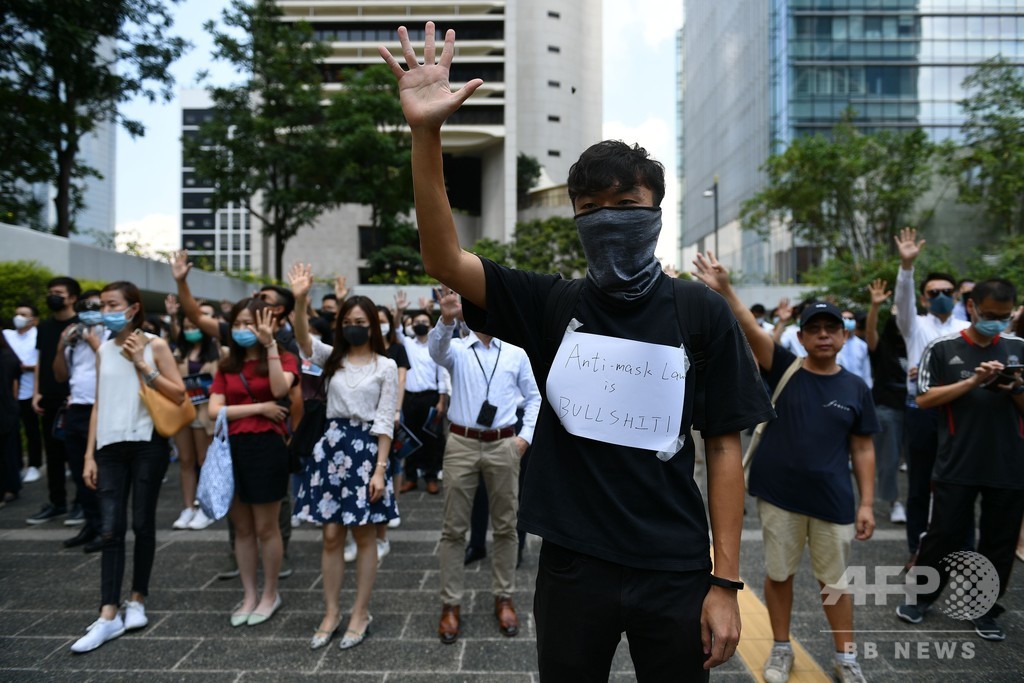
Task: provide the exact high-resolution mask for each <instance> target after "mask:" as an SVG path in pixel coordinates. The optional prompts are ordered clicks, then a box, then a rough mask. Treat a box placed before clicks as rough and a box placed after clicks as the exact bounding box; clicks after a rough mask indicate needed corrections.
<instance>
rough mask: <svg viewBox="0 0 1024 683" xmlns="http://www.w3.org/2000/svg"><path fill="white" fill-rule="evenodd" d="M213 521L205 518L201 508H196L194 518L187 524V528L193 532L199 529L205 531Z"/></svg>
mask: <svg viewBox="0 0 1024 683" xmlns="http://www.w3.org/2000/svg"><path fill="white" fill-rule="evenodd" d="M215 521H217V520H214V519H210V518H209V517H207V516H206V513H204V512H203V509H202V508H197V509H196V514H195V516H194V517H193V518H192V521H191V522H189V523H188V528H189V529H192V530H194V531H199V530H200V529H205V528H206V527H208V526H210V525H211V524H213V523H214V522H215Z"/></svg>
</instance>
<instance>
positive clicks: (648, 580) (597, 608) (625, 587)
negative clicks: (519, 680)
mask: <svg viewBox="0 0 1024 683" xmlns="http://www.w3.org/2000/svg"><path fill="white" fill-rule="evenodd" d="M709 576H710V574H709V573H708V571H707V570H699V571H692V572H668V571H653V570H645V569H632V568H630V567H624V566H622V565H618V564H614V563H611V562H605V561H604V560H599V559H597V558H596V557H591V556H589V555H582V554H580V553H576V552H573V551H571V550H568V549H566V548H563V547H561V546H557V545H555V544H553V543H549V542H548V541H544V544H543V546H541V551H540V567H539V569H538V571H537V590H536V593H535V595H534V601H533V612H534V618H535V619H536V622H537V655H538V661H539V665H540V679H541V681H544V682H545V683H561V682H562V681H573V682H574V683H577V682H578V683H584V682H588V683H589V682H594V683H597V682H598V681H600V682H601V683H606V681H607V680H608V673H609V671H610V669H611V664H612V657H613V656H614V654H615V648H616V647H617V646H618V644H619V640H620V638H621V636H622V633H623V632H625V633H626V635H627V636H628V638H629V653H630V655H631V656H632V658H633V666H634V668H635V669H636V680H637V681H639V682H640V683H651V682H660V681H673V682H676V681H707V680H708V674H709V672H708V671H705V670H704V668H703V667H704V661H705V659H706V658H705V655H704V650H703V647H702V645H701V633H700V614H701V608H702V606H703V604H704V596H705V595H707V592H708V588H709V587H710V584H709V583H708V577H709Z"/></svg>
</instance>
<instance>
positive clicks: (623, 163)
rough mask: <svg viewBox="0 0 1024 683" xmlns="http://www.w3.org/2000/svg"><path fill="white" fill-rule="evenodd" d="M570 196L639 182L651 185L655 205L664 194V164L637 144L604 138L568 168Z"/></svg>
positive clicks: (632, 186) (619, 187) (625, 186)
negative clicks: (631, 144)
mask: <svg viewBox="0 0 1024 683" xmlns="http://www.w3.org/2000/svg"><path fill="white" fill-rule="evenodd" d="M568 185H569V200H570V201H571V202H572V203H573V207H574V208H575V204H576V197H578V196H580V195H583V194H594V193H597V192H602V191H604V190H607V189H609V188H612V187H617V188H618V189H620V190H630V189H632V188H634V187H637V186H638V185H643V186H645V187H648V188H650V190H651V193H652V194H653V195H654V206H661V200H662V199H664V198H665V167H664V166H662V165H661V162H658V161H655V160H654V159H652V158H651V155H650V154H648V153H647V150H646V149H644V148H643V147H641V146H640V145H633V146H632V147H630V146H629V145H627V144H626V143H625V142H623V141H622V140H605V141H603V142H599V143H597V144H596V145H591V146H590V147H588V148H587V150H586V151H584V152H583V154H581V155H580V158H579V159H578V160H577V161H576V163H574V164H573V165H572V166H571V167H570V168H569V181H568Z"/></svg>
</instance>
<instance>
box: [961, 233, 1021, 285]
mask: <svg viewBox="0 0 1024 683" xmlns="http://www.w3.org/2000/svg"><path fill="white" fill-rule="evenodd" d="M967 263H968V266H967V271H966V275H970V276H971V277H972V278H974V279H975V280H984V279H986V278H990V277H1002V278H1006V279H1007V280H1009V281H1010V282H1012V283H1013V284H1015V285H1017V291H1019V292H1022V293H1024V235H1012V236H1010V237H1004V238H1003V239H1001V240H999V241H998V242H996V243H994V244H993V245H991V246H990V247H987V248H983V249H980V250H976V251H975V253H974V255H973V256H972V257H971V258H970V259H969V260H968V262H967Z"/></svg>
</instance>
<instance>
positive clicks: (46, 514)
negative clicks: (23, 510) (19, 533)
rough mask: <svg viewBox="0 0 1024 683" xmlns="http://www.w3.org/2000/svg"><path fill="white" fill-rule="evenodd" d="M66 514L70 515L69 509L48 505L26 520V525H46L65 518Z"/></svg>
mask: <svg viewBox="0 0 1024 683" xmlns="http://www.w3.org/2000/svg"><path fill="white" fill-rule="evenodd" d="M66 514H68V509H67V508H66V507H65V506H63V505H61V506H60V507H57V506H56V505H51V504H49V503H47V504H46V505H44V506H43V509H42V510H40V511H39V512H37V513H36V514H34V515H32V516H31V517H29V518H28V519H26V520H25V523H26V524H46V523H47V522H49V521H50V520H51V519H56V518H58V517H63V516H64V515H66Z"/></svg>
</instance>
